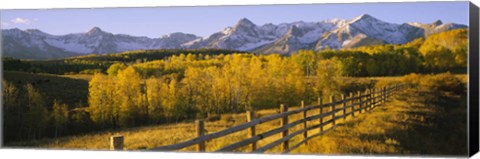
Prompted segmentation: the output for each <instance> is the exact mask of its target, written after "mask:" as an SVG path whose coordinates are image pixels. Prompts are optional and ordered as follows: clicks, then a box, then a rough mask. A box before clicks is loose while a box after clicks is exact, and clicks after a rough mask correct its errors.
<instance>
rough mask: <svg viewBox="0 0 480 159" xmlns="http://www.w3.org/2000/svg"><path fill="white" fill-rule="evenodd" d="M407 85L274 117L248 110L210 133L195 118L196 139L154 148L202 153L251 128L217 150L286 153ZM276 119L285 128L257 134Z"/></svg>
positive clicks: (373, 90) (284, 107)
mask: <svg viewBox="0 0 480 159" xmlns="http://www.w3.org/2000/svg"><path fill="white" fill-rule="evenodd" d="M406 87H407V86H406V85H403V84H402V85H391V86H387V87H383V88H381V89H378V88H371V89H367V90H365V91H364V92H361V91H358V92H356V93H350V94H349V95H348V96H346V95H341V98H340V99H338V100H335V97H334V96H330V98H329V103H324V102H323V99H322V98H318V101H317V104H315V105H310V106H305V104H304V102H303V101H302V102H301V103H300V108H298V109H295V110H288V106H287V105H284V104H281V105H280V113H278V114H273V115H270V116H265V117H262V118H258V119H255V118H254V115H255V112H254V111H247V114H246V116H247V122H246V123H242V124H240V125H236V126H233V127H230V128H228V129H224V130H221V131H218V132H213V133H210V134H205V131H204V130H205V128H204V126H205V125H204V120H196V121H195V127H196V134H197V137H196V138H193V139H190V140H188V141H185V142H181V143H178V144H172V145H165V146H160V147H156V148H153V149H151V150H153V151H172V150H180V149H183V148H186V147H189V146H195V145H196V147H197V151H198V152H204V151H205V149H206V147H205V143H206V142H207V141H210V140H213V139H216V138H220V137H223V136H226V135H229V134H232V133H235V132H238V131H242V130H247V129H248V132H249V136H248V138H247V139H244V140H241V141H238V142H235V143H233V144H230V145H227V146H225V147H222V148H220V149H218V150H216V152H230V151H233V150H235V149H237V148H240V147H244V146H248V145H250V151H251V152H256V153H263V152H265V151H267V150H269V149H271V148H273V147H275V146H277V145H280V144H282V146H281V148H282V152H284V153H288V152H290V151H292V150H294V149H295V148H298V147H299V146H301V145H302V144H304V143H306V142H307V141H308V140H310V139H312V138H314V137H316V136H319V135H322V134H324V133H325V132H327V131H329V130H331V129H333V128H335V126H336V121H338V120H339V119H342V120H346V118H347V117H348V116H352V117H355V115H357V114H359V113H363V112H366V111H370V110H372V109H373V108H374V107H376V106H378V105H381V104H384V103H385V102H386V101H387V100H388V99H389V98H390V97H391V96H393V95H394V94H396V93H398V92H399V91H401V90H403V89H405V88H406ZM314 109H320V111H319V114H316V115H312V116H307V112H308V111H310V110H314ZM324 109H329V111H327V112H324ZM340 112H341V113H340ZM297 113H302V114H303V115H302V118H301V119H299V120H296V121H293V122H289V116H290V115H293V114H297ZM339 114H341V115H339ZM328 116H331V117H330V118H329V119H328V120H325V119H324V118H325V117H328ZM275 119H281V127H278V128H274V129H271V130H268V131H266V132H263V133H261V134H256V125H259V124H262V123H265V122H269V121H272V120H275ZM314 120H319V122H318V124H315V125H312V126H308V125H307V122H308V121H314ZM299 124H302V125H303V129H300V130H296V131H294V132H291V133H290V134H289V129H290V128H292V127H295V126H297V125H299ZM328 124H331V125H332V126H331V127H329V128H328V129H324V127H325V126H326V125H328ZM313 129H319V132H318V133H316V134H309V133H308V131H310V130H313ZM279 133H281V134H282V137H281V138H280V139H277V140H275V141H273V142H271V143H268V144H266V145H264V146H262V147H257V146H258V145H257V142H258V141H260V140H262V139H264V138H267V137H270V136H272V135H275V134H279ZM300 134H303V140H302V141H300V142H298V143H296V144H294V145H293V146H292V147H290V145H289V140H290V139H291V138H293V137H295V136H297V135H300Z"/></svg>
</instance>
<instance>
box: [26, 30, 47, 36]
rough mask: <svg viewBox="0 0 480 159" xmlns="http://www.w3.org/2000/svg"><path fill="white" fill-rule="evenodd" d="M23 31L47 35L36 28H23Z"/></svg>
mask: <svg viewBox="0 0 480 159" xmlns="http://www.w3.org/2000/svg"><path fill="white" fill-rule="evenodd" d="M25 32H28V33H30V34H35V35H40V36H46V35H48V34H47V33H45V32H43V31H41V30H38V29H27V30H25Z"/></svg>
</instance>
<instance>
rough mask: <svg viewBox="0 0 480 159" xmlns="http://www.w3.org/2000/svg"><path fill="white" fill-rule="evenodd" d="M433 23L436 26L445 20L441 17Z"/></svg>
mask: <svg viewBox="0 0 480 159" xmlns="http://www.w3.org/2000/svg"><path fill="white" fill-rule="evenodd" d="M432 24H433V25H435V26H439V25H442V24H443V22H442V21H441V20H440V19H439V20H437V21H435V22H433V23H432Z"/></svg>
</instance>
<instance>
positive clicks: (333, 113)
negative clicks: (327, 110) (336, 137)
mask: <svg viewBox="0 0 480 159" xmlns="http://www.w3.org/2000/svg"><path fill="white" fill-rule="evenodd" d="M330 104H331V105H332V108H331V109H332V123H333V126H335V113H336V112H335V104H336V103H335V96H330Z"/></svg>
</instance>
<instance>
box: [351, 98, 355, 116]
mask: <svg viewBox="0 0 480 159" xmlns="http://www.w3.org/2000/svg"><path fill="white" fill-rule="evenodd" d="M354 99H355V94H353V93H352V92H350V112H351V113H352V117H355V105H354V104H355V100H354Z"/></svg>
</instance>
